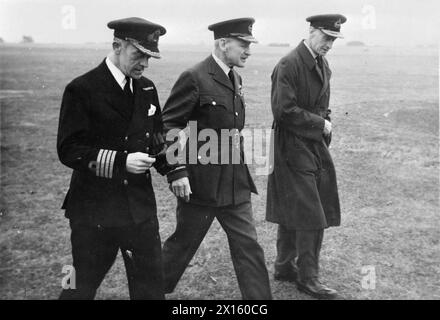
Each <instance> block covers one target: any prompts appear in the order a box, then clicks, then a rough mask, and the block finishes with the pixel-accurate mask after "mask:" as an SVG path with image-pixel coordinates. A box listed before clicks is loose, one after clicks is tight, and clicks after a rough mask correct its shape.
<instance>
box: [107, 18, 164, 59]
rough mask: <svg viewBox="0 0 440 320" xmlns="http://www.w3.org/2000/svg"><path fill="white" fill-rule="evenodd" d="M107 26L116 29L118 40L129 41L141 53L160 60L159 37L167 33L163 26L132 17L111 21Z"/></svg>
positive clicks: (115, 33)
mask: <svg viewBox="0 0 440 320" xmlns="http://www.w3.org/2000/svg"><path fill="white" fill-rule="evenodd" d="M107 26H108V27H109V28H110V29H114V36H115V37H116V38H119V39H122V40H127V41H129V42H130V43H131V44H133V45H134V46H135V47H136V48H137V49H138V50H139V51H141V52H143V53H145V54H148V55H149V56H151V57H153V58H160V53H159V36H162V35H164V34H165V33H166V32H167V31H166V29H165V28H164V27H162V26H161V25H159V24H157V23H153V22H151V21H148V20H145V19H142V18H137V17H132V18H125V19H119V20H113V21H110V22H109V23H108V24H107Z"/></svg>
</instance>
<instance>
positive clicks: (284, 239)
mask: <svg viewBox="0 0 440 320" xmlns="http://www.w3.org/2000/svg"><path fill="white" fill-rule="evenodd" d="M323 236H324V229H319V230H290V229H287V228H286V227H284V226H282V225H278V235H277V258H276V260H275V271H276V272H279V273H288V272H289V271H291V270H294V271H297V272H298V279H299V280H300V281H305V280H308V279H311V278H317V277H318V275H319V253H320V251H321V245H322V239H323ZM295 259H296V262H295Z"/></svg>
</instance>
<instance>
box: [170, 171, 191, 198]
mask: <svg viewBox="0 0 440 320" xmlns="http://www.w3.org/2000/svg"><path fill="white" fill-rule="evenodd" d="M170 189H171V191H172V192H173V193H174V195H175V196H176V197H177V198H181V199H183V200H185V202H188V201H189V195H190V194H191V193H192V192H191V186H190V185H189V180H188V177H183V178H180V179H177V180H174V181H173V182H171V185H170Z"/></svg>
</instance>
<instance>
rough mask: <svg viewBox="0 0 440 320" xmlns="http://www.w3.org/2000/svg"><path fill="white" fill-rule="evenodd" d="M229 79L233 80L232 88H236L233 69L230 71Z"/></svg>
mask: <svg viewBox="0 0 440 320" xmlns="http://www.w3.org/2000/svg"><path fill="white" fill-rule="evenodd" d="M228 77H229V80H231V82H232V86H233V87H235V77H234V70H232V68H231V69H229V72H228Z"/></svg>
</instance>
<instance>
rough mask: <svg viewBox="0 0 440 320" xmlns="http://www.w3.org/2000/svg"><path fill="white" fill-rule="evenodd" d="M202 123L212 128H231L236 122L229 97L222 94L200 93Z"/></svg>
mask: <svg viewBox="0 0 440 320" xmlns="http://www.w3.org/2000/svg"><path fill="white" fill-rule="evenodd" d="M200 113H201V115H202V119H200V120H202V122H204V123H202V125H203V124H204V125H205V126H206V127H208V128H212V129H222V128H224V129H229V128H232V126H233V124H234V118H233V113H232V111H231V110H230V107H229V106H228V101H227V97H225V96H221V95H200Z"/></svg>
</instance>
